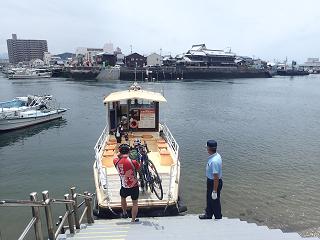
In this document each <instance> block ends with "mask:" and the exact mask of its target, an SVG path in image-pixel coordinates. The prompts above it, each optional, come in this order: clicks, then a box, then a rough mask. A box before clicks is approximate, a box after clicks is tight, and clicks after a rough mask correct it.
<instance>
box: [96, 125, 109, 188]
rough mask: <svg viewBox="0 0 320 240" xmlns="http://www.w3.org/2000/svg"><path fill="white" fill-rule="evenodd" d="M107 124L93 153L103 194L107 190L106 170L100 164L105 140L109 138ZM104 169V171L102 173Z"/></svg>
mask: <svg viewBox="0 0 320 240" xmlns="http://www.w3.org/2000/svg"><path fill="white" fill-rule="evenodd" d="M108 129H109V127H108V124H107V125H106V127H105V128H104V130H103V131H102V133H101V135H100V138H99V139H98V141H97V143H96V145H95V146H94V151H95V158H96V162H97V168H98V174H99V183H100V185H101V187H102V189H103V191H104V193H105V194H108V191H107V190H108V189H107V186H108V184H107V168H106V167H104V166H103V165H102V162H101V156H102V153H103V151H104V147H105V144H106V139H107V138H108V137H109V133H108V131H107V130H108ZM103 169H104V171H103Z"/></svg>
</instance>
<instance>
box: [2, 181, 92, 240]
mask: <svg viewBox="0 0 320 240" xmlns="http://www.w3.org/2000/svg"><path fill="white" fill-rule="evenodd" d="M75 191H76V190H75V188H74V187H73V188H71V193H72V200H69V194H65V195H64V199H54V198H49V192H48V191H43V192H42V196H43V201H38V194H37V193H36V192H32V193H30V201H28V200H11V199H9V200H7V199H0V207H31V208H32V214H33V216H32V219H31V221H30V222H29V224H28V225H27V227H26V228H25V229H24V231H23V232H22V234H21V235H20V237H19V238H18V240H23V239H24V238H25V237H26V235H27V234H28V232H29V231H30V229H31V228H32V226H34V229H35V239H36V240H43V234H42V229H41V219H40V208H41V207H43V208H44V209H45V216H46V221H47V227H48V236H49V240H55V239H56V238H57V237H58V235H59V234H60V233H64V231H65V229H66V228H69V231H70V233H75V230H74V226H73V216H74V220H75V226H76V229H80V225H81V223H82V220H83V218H84V216H85V214H87V222H88V223H94V218H93V210H92V200H93V196H94V195H95V194H89V193H88V192H84V194H77V193H76V192H75ZM77 198H83V199H84V200H83V202H82V203H81V204H79V205H78V204H77ZM56 203H64V204H66V209H67V210H66V212H65V213H64V217H63V218H61V220H60V221H59V224H58V225H57V229H56V231H55V232H54V227H53V221H52V213H51V204H56ZM83 203H85V205H86V207H85V209H84V210H83V213H82V216H81V218H79V212H78V210H79V207H80V206H82V205H83ZM72 206H73V210H71V207H72ZM72 215H73V216H72ZM67 219H68V226H64V223H65V221H66V220H67ZM1 239H2V238H1V231H0V240H1Z"/></svg>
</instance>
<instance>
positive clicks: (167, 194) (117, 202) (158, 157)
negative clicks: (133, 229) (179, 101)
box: [93, 83, 186, 218]
mask: <svg viewBox="0 0 320 240" xmlns="http://www.w3.org/2000/svg"><path fill="white" fill-rule="evenodd" d="M151 84H152V86H153V89H154V87H155V85H156V84H154V83H151ZM103 102H104V104H105V105H106V110H107V125H106V127H105V129H104V130H103V132H102V134H101V136H100V138H99V140H98V141H97V143H96V145H95V147H94V150H95V162H94V165H93V172H94V181H95V186H96V193H97V208H98V211H96V214H99V215H100V216H104V217H108V218H112V217H115V216H117V215H119V213H120V211H121V199H120V195H119V190H120V188H121V183H120V179H119V175H118V172H117V170H116V168H115V167H114V164H113V157H114V155H115V153H116V151H117V150H116V149H115V147H116V138H115V136H114V134H113V132H114V131H115V129H116V126H117V122H118V121H120V119H121V118H122V117H123V116H125V117H127V118H128V119H129V123H127V124H125V125H124V129H125V131H127V133H128V135H127V136H128V137H127V139H125V138H123V139H122V142H123V143H126V142H129V144H130V146H132V144H133V141H134V140H135V139H139V140H141V142H142V143H145V144H147V146H148V149H149V150H150V152H149V153H148V158H149V159H150V160H151V161H152V162H153V164H154V166H155V168H156V169H157V172H158V174H159V176H160V179H161V184H162V189H163V198H161V199H160V198H157V196H156V194H155V193H154V191H153V190H152V187H151V188H150V189H149V190H147V191H144V192H140V195H139V201H138V207H139V214H146V215H149V216H150V215H157V216H160V215H174V214H177V213H178V212H180V211H185V210H186V208H185V207H180V206H179V204H178V200H179V183H180V159H179V145H178V143H177V142H176V140H175V139H174V137H173V135H172V134H171V132H170V131H169V129H168V127H167V125H166V124H165V122H164V123H163V124H161V123H160V118H159V113H160V103H163V104H165V103H166V102H167V100H166V99H165V98H164V96H163V95H161V94H160V93H157V92H155V91H154V90H153V91H148V90H142V89H141V87H140V86H138V84H137V83H134V85H133V86H131V87H130V89H129V90H126V91H120V92H114V93H111V94H110V95H109V96H108V97H107V98H105V99H104V101H103ZM140 189H141V186H140ZM141 190H142V189H141ZM131 207H132V203H131V201H128V208H129V209H131Z"/></svg>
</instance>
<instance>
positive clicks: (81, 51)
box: [76, 43, 114, 63]
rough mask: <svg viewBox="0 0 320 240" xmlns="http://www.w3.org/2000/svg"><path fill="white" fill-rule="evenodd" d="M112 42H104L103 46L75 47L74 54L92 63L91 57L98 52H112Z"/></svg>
mask: <svg viewBox="0 0 320 240" xmlns="http://www.w3.org/2000/svg"><path fill="white" fill-rule="evenodd" d="M113 52H114V50H113V44H112V43H106V44H105V45H104V46H103V48H87V47H77V49H76V55H77V57H79V56H81V55H82V56H83V60H84V61H85V62H89V63H92V62H93V58H94V57H95V56H96V55H97V54H98V53H109V54H113Z"/></svg>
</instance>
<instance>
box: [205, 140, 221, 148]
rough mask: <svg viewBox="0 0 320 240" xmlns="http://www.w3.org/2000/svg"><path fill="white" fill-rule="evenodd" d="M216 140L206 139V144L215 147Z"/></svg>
mask: <svg viewBox="0 0 320 240" xmlns="http://www.w3.org/2000/svg"><path fill="white" fill-rule="evenodd" d="M217 145H218V144H217V142H216V141H215V140H208V142H207V146H208V147H215V148H216V147H217Z"/></svg>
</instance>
